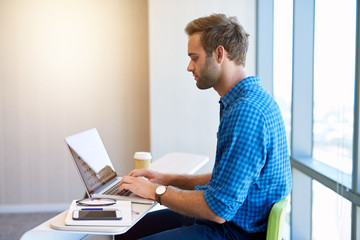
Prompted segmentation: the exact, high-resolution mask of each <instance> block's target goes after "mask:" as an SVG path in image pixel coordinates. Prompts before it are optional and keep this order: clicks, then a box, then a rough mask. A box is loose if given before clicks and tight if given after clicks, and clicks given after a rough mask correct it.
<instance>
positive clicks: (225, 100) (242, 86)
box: [219, 76, 260, 108]
mask: <svg viewBox="0 0 360 240" xmlns="http://www.w3.org/2000/svg"><path fill="white" fill-rule="evenodd" d="M259 85H260V77H259V76H250V77H247V78H244V79H243V80H241V81H240V82H239V83H237V84H236V85H235V86H233V87H232V88H231V89H230V90H229V91H228V92H227V93H226V94H225V96H223V97H222V98H220V101H219V103H220V104H223V106H224V108H226V106H227V105H228V104H229V103H231V102H232V101H233V100H235V99H236V98H238V97H239V96H241V95H244V94H245V93H246V91H247V90H248V89H250V88H251V87H252V86H259Z"/></svg>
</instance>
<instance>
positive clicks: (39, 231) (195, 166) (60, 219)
mask: <svg viewBox="0 0 360 240" xmlns="http://www.w3.org/2000/svg"><path fill="white" fill-rule="evenodd" d="M208 161H209V158H208V157H206V156H202V155H195V154H188V153H169V154H167V155H165V156H164V157H161V158H159V159H158V160H156V161H154V162H152V163H151V165H150V169H152V170H156V171H159V172H164V173H177V174H193V173H195V172H197V171H198V170H199V169H200V168H201V167H203V166H204V165H205V164H206V163H207V162H208ZM69 204H70V203H69ZM156 205H157V204H156V203H155V204H138V203H132V208H133V210H134V211H135V212H138V213H139V214H136V213H133V214H132V217H133V225H134V224H135V223H136V222H137V221H139V220H140V219H141V218H142V217H143V216H145V214H146V213H147V212H149V211H150V210H151V209H153V208H154V207H155V208H156ZM66 215H67V211H64V212H62V213H60V214H59V215H57V216H55V217H53V218H52V219H50V220H48V221H46V222H44V223H42V224H40V225H39V226H37V227H35V228H33V229H31V230H30V231H28V232H26V233H24V235H23V236H22V237H21V240H30V239H37V240H39V239H52V240H57V239H67V240H73V239H91V238H92V237H93V236H95V237H96V239H112V238H113V235H117V234H121V233H124V232H126V231H127V230H129V229H130V228H131V227H86V226H66V225H65V217H66Z"/></svg>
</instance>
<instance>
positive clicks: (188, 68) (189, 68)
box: [186, 61, 194, 72]
mask: <svg viewBox="0 0 360 240" xmlns="http://www.w3.org/2000/svg"><path fill="white" fill-rule="evenodd" d="M186 70H187V71H188V72H192V71H194V66H193V65H192V64H191V61H190V62H189V65H188V66H187V68H186Z"/></svg>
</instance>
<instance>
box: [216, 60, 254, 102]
mask: <svg viewBox="0 0 360 240" xmlns="http://www.w3.org/2000/svg"><path fill="white" fill-rule="evenodd" d="M245 78H247V74H246V72H245V69H244V67H243V66H242V65H234V64H233V63H232V62H230V63H229V64H224V65H223V66H222V76H221V80H220V81H219V83H218V84H217V85H216V86H214V89H215V91H217V93H218V94H219V95H220V97H224V96H225V94H226V93H227V92H228V91H229V90H230V89H231V88H232V87H234V86H235V85H236V84H238V83H239V82H240V81H241V80H243V79H245Z"/></svg>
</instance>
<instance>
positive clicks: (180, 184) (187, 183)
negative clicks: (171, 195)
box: [165, 173, 211, 190]
mask: <svg viewBox="0 0 360 240" xmlns="http://www.w3.org/2000/svg"><path fill="white" fill-rule="evenodd" d="M210 177H211V174H210V173H208V174H201V175H178V174H175V175H174V174H166V176H165V179H166V185H170V186H174V187H177V188H180V189H185V190H194V189H195V186H197V185H205V184H207V183H208V182H209V180H210Z"/></svg>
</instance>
